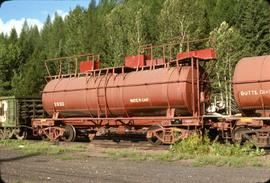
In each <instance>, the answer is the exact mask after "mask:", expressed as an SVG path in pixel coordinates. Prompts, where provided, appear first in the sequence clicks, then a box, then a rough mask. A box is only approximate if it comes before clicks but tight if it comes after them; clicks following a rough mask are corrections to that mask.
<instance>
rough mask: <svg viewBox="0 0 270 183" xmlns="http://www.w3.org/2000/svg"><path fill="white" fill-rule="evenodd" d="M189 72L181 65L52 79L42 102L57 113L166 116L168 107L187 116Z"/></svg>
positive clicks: (48, 110) (190, 105)
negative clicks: (123, 72) (177, 66)
mask: <svg viewBox="0 0 270 183" xmlns="http://www.w3.org/2000/svg"><path fill="white" fill-rule="evenodd" d="M193 72H194V74H192V70H191V67H190V66H181V67H179V68H176V67H170V68H159V69H154V70H144V71H133V72H130V73H125V74H122V73H119V74H113V73H106V74H104V75H100V76H94V75H93V74H90V75H89V76H83V77H72V78H59V79H54V80H52V81H50V82H49V83H48V84H47V85H46V86H45V88H44V90H43V95H42V101H43V106H44V109H45V110H46V111H47V112H48V113H49V114H53V113H54V112H59V116H60V117H91V116H92V117H116V116H121V117H134V116H166V111H167V109H168V108H175V109H176V110H175V115H177V116H180V115H181V116H187V115H191V114H192V104H191V97H190V93H191V90H192V87H191V81H192V75H193V76H194V79H196V70H195V69H194V70H193ZM193 85H195V83H193Z"/></svg>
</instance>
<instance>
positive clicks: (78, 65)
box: [45, 53, 100, 81]
mask: <svg viewBox="0 0 270 183" xmlns="http://www.w3.org/2000/svg"><path fill="white" fill-rule="evenodd" d="M99 66H100V55H96V54H92V53H88V54H81V55H73V56H70V57H59V58H52V59H47V60H45V68H46V71H47V74H48V75H47V76H46V77H45V79H46V81H49V80H52V79H57V78H63V77H76V76H78V75H79V74H80V73H81V71H80V69H83V68H84V67H87V69H88V70H94V69H97V68H99Z"/></svg>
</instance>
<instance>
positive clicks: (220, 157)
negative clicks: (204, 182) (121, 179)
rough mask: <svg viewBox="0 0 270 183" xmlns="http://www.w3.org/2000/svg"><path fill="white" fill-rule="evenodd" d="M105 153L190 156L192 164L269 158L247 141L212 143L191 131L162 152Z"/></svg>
mask: <svg viewBox="0 0 270 183" xmlns="http://www.w3.org/2000/svg"><path fill="white" fill-rule="evenodd" d="M105 153H106V154H107V155H108V156H109V157H111V158H113V159H123V158H124V159H131V160H136V161H141V160H162V161H176V160H191V162H192V163H193V165H194V166H205V165H215V166H225V165H227V166H233V167H242V166H270V162H269V161H270V160H269V159H268V161H267V160H266V161H265V160H264V159H263V157H264V156H263V155H264V154H265V152H264V150H263V149H253V148H252V147H251V145H250V144H245V145H243V146H240V145H239V144H230V143H225V144H220V143H211V142H210V141H209V140H208V139H207V138H206V139H205V141H204V143H203V142H202V141H201V139H200V138H199V137H198V136H196V135H193V136H191V137H189V138H187V139H185V140H183V141H181V142H179V143H178V144H175V145H172V146H171V147H170V150H168V151H164V152H144V151H140V150H137V149H131V150H123V149H120V150H107V151H105Z"/></svg>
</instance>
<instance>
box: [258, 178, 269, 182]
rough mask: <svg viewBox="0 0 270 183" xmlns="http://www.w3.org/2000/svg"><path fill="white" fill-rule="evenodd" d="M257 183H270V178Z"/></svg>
mask: <svg viewBox="0 0 270 183" xmlns="http://www.w3.org/2000/svg"><path fill="white" fill-rule="evenodd" d="M257 183H270V178H269V179H268V180H266V181H265V182H257Z"/></svg>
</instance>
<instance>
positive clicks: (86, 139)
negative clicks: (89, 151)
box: [76, 134, 147, 143]
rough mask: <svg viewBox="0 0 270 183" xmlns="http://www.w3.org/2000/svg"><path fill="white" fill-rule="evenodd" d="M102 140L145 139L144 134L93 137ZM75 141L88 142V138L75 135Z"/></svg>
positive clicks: (133, 140) (141, 140)
mask: <svg viewBox="0 0 270 183" xmlns="http://www.w3.org/2000/svg"><path fill="white" fill-rule="evenodd" d="M103 140H111V141H113V142H117V143H119V142H121V141H129V142H133V143H140V142H145V141H147V139H146V137H145V135H138V134H136V135H104V136H98V137H95V138H94V141H103ZM76 142H86V143H89V142H90V140H89V139H88V138H86V137H77V138H76Z"/></svg>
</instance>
